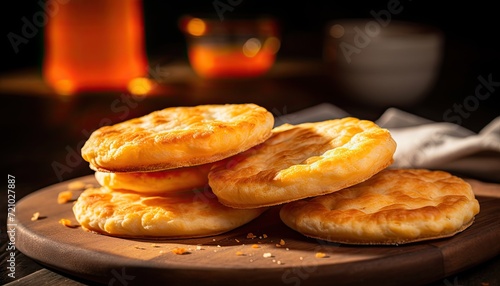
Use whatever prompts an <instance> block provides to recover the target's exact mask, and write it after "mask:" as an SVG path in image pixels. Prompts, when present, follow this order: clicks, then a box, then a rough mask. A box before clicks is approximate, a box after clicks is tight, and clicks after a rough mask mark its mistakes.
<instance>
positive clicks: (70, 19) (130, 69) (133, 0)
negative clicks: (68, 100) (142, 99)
mask: <svg viewBox="0 0 500 286" xmlns="http://www.w3.org/2000/svg"><path fill="white" fill-rule="evenodd" d="M46 5H48V7H50V8H51V9H52V11H53V13H52V15H51V16H50V17H49V19H48V22H47V25H46V27H45V35H44V48H45V50H44V61H43V76H44V79H45V81H46V82H47V83H48V84H49V85H50V86H52V87H53V88H54V89H55V91H56V92H58V93H60V94H73V93H75V92H80V91H102V90H125V89H126V88H127V84H128V83H129V82H130V81H131V80H133V79H134V78H137V77H144V76H146V74H147V57H146V52H145V43H144V23H143V11H142V2H141V1H140V0H121V1H116V0H70V1H62V0H49V1H47V3H46Z"/></svg>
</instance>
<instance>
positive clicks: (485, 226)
mask: <svg viewBox="0 0 500 286" xmlns="http://www.w3.org/2000/svg"><path fill="white" fill-rule="evenodd" d="M75 182H83V183H85V184H92V185H97V182H96V181H95V179H94V177H93V176H86V177H82V178H78V179H74V180H71V181H67V182H62V183H59V184H56V185H53V186H49V187H47V188H44V189H41V190H39V191H37V192H34V193H32V194H30V195H28V196H26V197H25V198H23V199H21V200H20V201H19V202H18V203H17V206H16V217H15V221H14V222H12V221H10V222H8V223H15V224H16V226H15V227H16V246H17V247H18V249H19V250H20V251H21V252H23V253H24V254H25V255H27V256H29V257H31V258H33V259H34V260H37V261H39V262H40V263H42V264H44V265H47V266H49V267H51V268H54V269H58V270H61V271H63V272H67V273H69V274H72V275H77V276H80V277H82V278H85V279H87V280H91V281H96V282H101V283H104V284H106V285H145V284H146V283H158V282H161V283H162V284H164V285H194V283H201V284H202V285H226V284H227V285H268V284H269V285H367V284H372V285H373V284H384V285H419V284H425V283H430V282H433V281H438V280H439V279H443V278H444V277H447V276H449V275H452V274H454V273H457V272H459V271H462V270H464V269H466V268H469V267H471V266H474V265H476V264H479V263H481V262H483V261H486V260H488V259H489V258H491V257H494V256H496V255H498V254H499V253H500V244H498V241H500V198H494V197H487V196H480V195H478V199H479V201H480V204H481V212H480V213H479V214H478V215H477V217H476V221H475V222H474V224H473V225H472V226H471V227H470V228H468V229H466V230H465V231H463V232H462V233H459V234H457V235H456V236H454V237H451V238H447V239H440V240H434V241H427V242H421V243H413V244H407V245H400V246H349V245H343V244H335V243H327V242H324V241H320V240H315V239H310V238H306V237H304V236H302V235H301V234H299V233H297V232H295V231H293V230H291V229H289V228H288V227H287V226H286V225H284V224H283V223H282V222H281V220H280V218H279V216H278V213H279V207H275V208H272V209H270V210H269V211H267V212H266V213H264V214H263V215H262V216H261V217H259V218H257V219H255V220H254V221H252V222H250V223H249V224H247V225H244V226H242V227H240V228H238V229H235V230H233V231H231V232H228V233H225V234H222V235H217V236H212V237H205V238H197V239H182V240H136V239H123V238H115V237H109V236H105V235H99V234H95V233H90V232H86V231H84V230H82V229H81V228H80V227H79V226H76V227H73V228H70V227H66V226H63V225H62V224H60V223H58V221H59V220H60V219H62V218H66V219H70V220H71V221H72V223H73V224H76V220H75V218H74V215H73V212H72V210H71V208H72V202H68V203H65V204H58V203H57V196H58V194H59V193H60V192H62V191H65V190H68V188H69V186H70V184H72V185H71V186H73V183H75ZM495 186H496V185H495ZM480 187H481V183H477V184H475V187H474V188H475V189H476V188H480ZM80 192H81V190H78V191H75V198H76V197H77V196H78V194H79V193H80ZM499 192H500V190H499ZM476 194H477V193H476ZM35 212H39V213H40V218H39V219H38V220H34V221H32V220H31V218H32V215H33V213H35ZM249 233H253V234H254V235H255V236H256V237H255V238H248V237H247V235H248V234H249ZM280 242H281V244H280ZM282 244H283V245H282ZM179 247H181V248H184V249H185V250H187V251H188V253H187V254H183V255H178V254H174V253H173V252H172V250H174V249H175V248H179ZM318 252H322V253H325V254H326V256H325V257H323V258H317V257H316V256H315V254H316V253H318ZM237 253H238V254H241V255H237ZM265 253H270V254H271V257H264V254H265Z"/></svg>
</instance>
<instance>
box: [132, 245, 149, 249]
mask: <svg viewBox="0 0 500 286" xmlns="http://www.w3.org/2000/svg"><path fill="white" fill-rule="evenodd" d="M134 248H135V249H139V250H146V248H145V247H142V246H137V245H136V246H134Z"/></svg>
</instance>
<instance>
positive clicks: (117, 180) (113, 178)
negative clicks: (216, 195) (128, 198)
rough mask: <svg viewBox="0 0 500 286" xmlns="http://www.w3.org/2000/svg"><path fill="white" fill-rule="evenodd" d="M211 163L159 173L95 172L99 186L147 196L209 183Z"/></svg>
mask: <svg viewBox="0 0 500 286" xmlns="http://www.w3.org/2000/svg"><path fill="white" fill-rule="evenodd" d="M211 166H212V164H211V163H208V164H203V165H198V166H192V167H184V168H176V169H170V170H165V171H157V172H131V173H107V172H95V177H96V179H97V181H98V182H99V184H100V185H101V186H104V187H108V188H110V189H115V190H120V189H122V190H129V191H135V192H139V193H145V194H163V193H169V192H176V191H185V190H189V189H193V188H197V187H199V186H204V185H206V184H207V183H208V171H209V170H210V167H211Z"/></svg>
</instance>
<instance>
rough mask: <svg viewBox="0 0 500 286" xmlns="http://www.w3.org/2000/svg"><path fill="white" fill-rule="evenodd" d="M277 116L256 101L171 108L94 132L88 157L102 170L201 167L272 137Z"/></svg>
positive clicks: (84, 152) (84, 151)
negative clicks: (254, 102) (253, 102)
mask: <svg viewBox="0 0 500 286" xmlns="http://www.w3.org/2000/svg"><path fill="white" fill-rule="evenodd" d="M273 124H274V117H273V115H272V114H271V113H270V112H268V111H267V110H266V109H264V108H262V107H260V106H257V105H255V104H227V105H200V106H194V107H171V108H166V109H163V110H159V111H155V112H152V113H150V114H148V115H145V116H142V117H139V118H134V119H131V120H127V121H124V122H121V123H118V124H115V125H112V126H104V127H101V128H99V129H98V130H96V131H94V132H93V133H92V134H91V136H90V138H89V139H88V140H87V141H86V142H85V145H84V146H83V148H82V157H83V159H85V160H86V161H87V162H89V163H90V167H91V168H92V169H94V170H96V171H104V172H142V171H156V170H164V169H172V168H179V167H187V166H193V165H200V164H205V163H209V162H214V161H218V160H221V159H223V158H226V157H229V156H232V155H234V154H237V153H239V152H242V151H244V150H247V149H248V148H250V147H252V146H254V145H256V144H259V143H261V142H263V141H264V140H266V139H267V138H268V137H269V136H270V134H271V129H272V127H273Z"/></svg>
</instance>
